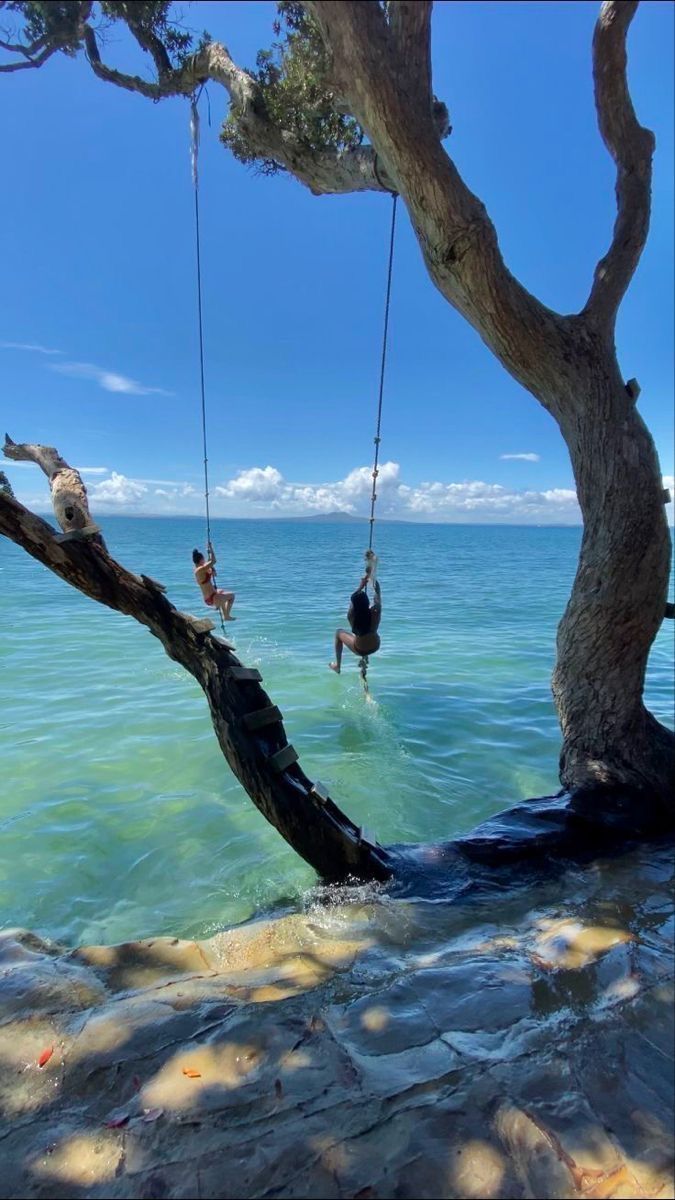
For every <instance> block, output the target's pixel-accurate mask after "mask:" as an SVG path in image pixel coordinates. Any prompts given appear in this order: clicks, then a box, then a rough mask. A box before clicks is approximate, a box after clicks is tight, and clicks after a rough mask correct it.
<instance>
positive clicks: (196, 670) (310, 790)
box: [0, 438, 392, 880]
mask: <svg viewBox="0 0 675 1200" xmlns="http://www.w3.org/2000/svg"><path fill="white" fill-rule="evenodd" d="M4 450H5V454H6V455H7V457H9V458H14V459H21V460H24V461H33V462H35V463H36V464H37V465H39V466H40V467H41V468H42V469H43V470H44V471H45V474H47V475H48V477H49V480H50V486H51V488H52V498H53V501H54V509H55V513H56V516H57V519H58V521H59V524H60V525H61V528H62V530H63V534H65V535H67V540H66V538H64V537H63V535H59V534H58V533H57V532H56V531H55V530H54V529H53V528H52V526H51V525H49V524H48V523H47V522H46V521H44V520H43V519H42V518H41V517H38V516H37V515H36V514H35V513H32V512H30V510H29V509H27V508H25V507H24V506H23V505H22V504H20V503H19V502H18V501H17V500H16V499H14V498H13V497H12V496H11V495H9V494H7V493H6V492H0V534H3V535H4V536H5V537H8V538H9V539H10V540H11V541H13V542H15V543H16V545H18V546H21V547H22V549H24V550H26V551H27V553H28V554H30V555H31V556H32V557H33V558H35V559H37V560H38V562H41V563H43V565H44V566H46V567H48V568H49V569H50V570H51V571H53V572H54V574H55V575H58V576H59V577H60V578H61V579H63V580H65V582H66V583H69V584H71V585H72V586H73V587H75V588H77V589H78V591H80V592H82V593H83V594H84V595H85V596H89V597H90V598H91V599H92V600H96V601H98V602H99V603H100V604H105V605H107V606H108V608H113V609H116V610H117V612H121V613H124V614H125V615H127V616H130V617H133V618H134V619H135V620H136V621H139V622H140V623H141V624H142V625H145V626H146V627H147V628H148V629H149V630H150V631H151V633H153V634H154V636H155V637H156V638H158V639H159V641H160V642H161V643H162V645H163V647H164V649H165V651H166V653H167V654H168V655H169V657H170V658H172V659H174V661H175V662H178V663H180V664H181V666H183V667H185V669H186V671H189V672H190V674H191V675H192V676H194V678H195V679H196V680H197V682H198V683H199V685H200V687H201V688H202V689H203V691H204V694H205V695H206V698H207V700H208V703H209V708H210V711H211V719H212V721H213V727H214V729H215V732H216V737H217V738H218V742H219V745H220V748H221V750H222V752H223V754H224V755H225V758H226V760H227V762H228V765H229V766H230V768H231V769H232V771H233V772H234V774H235V775H236V777H237V779H238V780H239V782H240V783H241V785H242V787H243V788H244V789H245V790H246V792H247V793H248V795H249V796H250V798H251V800H252V801H253V803H254V804H255V806H256V808H258V809H259V811H260V812H261V813H262V814H263V816H264V817H265V818H266V819H267V820H268V821H269V822H270V823H271V824H272V825H274V827H275V829H277V830H278V832H279V833H280V834H281V836H282V837H283V838H285V840H286V841H287V842H288V843H289V845H291V846H292V847H293V849H294V850H295V851H296V852H297V853H298V854H299V855H300V856H301V857H302V858H304V859H305V861H306V862H308V863H309V864H310V866H312V867H313V868H314V870H315V871H316V872H317V873H318V874H319V875H320V876H322V878H324V879H331V880H344V879H347V878H349V877H354V878H358V879H362V880H370V879H375V880H384V879H387V878H389V876H390V875H391V874H392V856H391V855H390V854H389V852H388V851H386V850H385V849H384V848H383V847H381V846H378V845H372V844H371V843H370V842H368V841H366V840H365V839H364V838H363V836H362V835H361V832H360V831H359V829H358V827H357V826H356V825H354V823H353V822H352V821H350V820H349V818H348V817H347V816H345V814H344V813H342V812H341V811H340V809H339V808H338V807H337V805H335V804H334V803H333V801H332V800H331V799H330V797H328V796H327V794H326V793H325V791H324V790H323V789H322V788H321V787H320V786H319V787H318V788H316V789H315V785H314V784H313V783H312V781H311V780H310V779H308V777H307V776H306V775H305V773H304V771H303V770H302V769H301V767H300V764H299V763H298V762H297V755H296V754H295V752H294V750H293V748H292V747H291V746H290V745H289V742H288V738H287V736H286V731H285V729H284V726H283V723H282V720H281V714H280V713H279V710H278V709H276V708H275V706H274V705H273V704H272V701H271V700H270V698H269V696H268V695H267V693H266V692H265V691H264V690H263V688H262V687H261V686H260V684H261V682H262V681H261V677H260V675H259V673H258V672H257V671H249V670H247V669H246V668H245V667H244V666H243V664H242V663H240V662H239V659H238V658H237V657H236V656H235V654H234V653H233V652H232V650H231V649H230V648H228V646H227V644H226V643H225V642H223V641H222V640H221V639H219V638H217V637H213V636H212V634H211V629H212V628H213V624H212V622H211V621H210V620H198V619H196V618H194V617H192V616H191V615H190V614H187V613H182V612H179V611H178V610H177V609H176V608H174V606H173V604H171V603H170V601H169V600H167V598H166V596H165V595H164V590H163V588H162V587H161V585H159V584H157V583H156V582H155V581H154V580H152V579H150V578H149V577H148V576H146V575H142V576H138V575H134V574H133V573H132V572H131V571H127V570H126V569H125V568H124V567H123V566H122V565H121V564H120V563H118V562H117V561H116V560H115V559H114V558H112V556H111V555H110V554H109V553H108V551H107V549H106V547H105V544H104V542H103V540H102V538H101V537H100V536H99V534H98V533H97V532H93V534H92V536H87V532H86V531H87V530H88V529H92V530H93V531H95V530H96V526H95V525H94V522H93V521H92V519H91V515H90V513H89V506H88V501H87V492H86V488H85V486H84V484H83V482H82V480H81V478H80V476H79V474H78V472H77V471H75V470H74V469H73V468H72V467H69V466H68V464H67V463H66V462H65V461H64V460H63V459H62V458H61V456H60V455H59V454H58V452H57V451H56V450H54V449H53V447H45V446H34V445H30V444H25V445H17V444H16V443H14V442H12V440H11V439H10V438H8V439H7V442H6V445H5V447H4ZM73 535H74V536H73Z"/></svg>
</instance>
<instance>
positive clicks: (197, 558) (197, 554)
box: [192, 550, 204, 567]
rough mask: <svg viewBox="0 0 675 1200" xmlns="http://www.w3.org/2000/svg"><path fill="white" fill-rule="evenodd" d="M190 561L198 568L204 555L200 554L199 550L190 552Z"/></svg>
mask: <svg viewBox="0 0 675 1200" xmlns="http://www.w3.org/2000/svg"><path fill="white" fill-rule="evenodd" d="M192 561H193V563H194V564H195V566H196V567H198V566H199V564H200V562H203V561H204V555H203V554H202V552H201V550H193V551H192Z"/></svg>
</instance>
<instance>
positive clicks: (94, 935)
mask: <svg viewBox="0 0 675 1200" xmlns="http://www.w3.org/2000/svg"><path fill="white" fill-rule="evenodd" d="M102 523H103V526H104V532H105V535H106V538H107V541H108V546H109V548H110V550H111V552H112V553H113V554H115V555H116V556H117V557H118V558H119V559H120V561H121V562H123V563H124V564H125V565H126V566H128V567H129V568H131V569H132V570H135V571H143V572H145V573H147V574H150V575H152V576H153V577H154V578H156V579H158V580H160V581H162V582H163V583H164V584H165V585H166V586H167V588H168V591H169V596H170V598H171V600H172V601H173V602H174V603H175V604H176V605H177V606H178V607H179V608H182V609H186V610H188V611H191V612H193V613H197V614H199V615H203V613H204V612H205V610H204V609H203V608H202V605H201V601H200V598H199V595H198V593H197V591H196V589H195V586H194V583H193V580H192V566H191V561H190V551H191V550H192V548H193V546H199V545H200V544H201V542H202V541H203V537H204V531H203V524H202V523H201V522H199V521H197V520H189V519H157V520H150V519H131V518H123V517H111V518H105V519H104V520H103V522H102ZM365 528H366V527H365V526H360V525H336V524H331V523H327V522H311V523H302V522H286V521H280V522H274V521H219V522H216V523H215V526H214V538H215V541H216V545H217V549H218V551H219V560H220V561H219V568H220V575H219V582H220V583H221V585H223V586H224V585H227V586H233V587H234V588H235V590H236V592H237V601H236V605H235V609H234V612H235V613H236V615H237V618H238V619H237V622H236V624H233V625H231V626H230V629H231V630H232V631H233V634H234V640H235V642H236V646H237V652H238V655H239V657H240V658H241V660H242V661H243V662H245V663H247V664H249V665H255V666H258V667H259V668H260V669H261V671H262V673H263V675H264V679H265V687H266V688H267V690H268V691H269V693H270V695H271V696H272V698H273V700H274V701H275V703H277V704H278V705H279V706H280V707H281V709H282V711H283V713H284V716H285V719H286V726H287V731H288V734H289V738H290V739H291V740H292V741H293V743H294V745H295V746H296V747H297V748H298V749H299V750H300V752H301V761H302V764H303V767H304V768H305V770H306V772H307V773H308V775H310V776H311V777H317V778H320V779H321V780H323V781H324V782H325V783H327V784H329V785H330V789H331V793H332V794H333V796H334V797H335V799H336V801H337V802H338V803H339V804H340V805H341V807H342V808H344V809H345V810H346V811H347V812H348V813H349V815H350V816H351V817H352V818H353V819H354V820H355V821H357V822H358V823H361V824H365V825H366V826H367V827H368V829H370V830H372V831H373V832H374V833H375V834H376V835H377V837H378V838H379V840H380V841H383V842H393V841H398V842H400V841H430V840H434V839H441V838H448V837H450V836H452V835H453V834H456V833H459V832H460V831H464V830H468V829H470V828H471V827H472V826H474V825H475V824H476V823H477V822H478V821H480V820H482V819H483V818H485V817H487V816H489V815H490V814H491V813H494V812H496V811H497V810H498V809H500V808H503V807H506V806H509V805H511V804H512V803H515V802H516V801H517V800H519V799H521V798H523V797H526V796H533V795H544V794H546V793H550V792H554V791H556V790H557V787H558V781H557V756H558V751H559V733H558V727H557V723H556V718H555V713H554V709H553V704H552V701H551V695H550V675H551V669H552V665H553V657H554V641H555V630H556V625H557V622H558V620H559V618H560V615H561V614H562V611H563V609H564V606H565V603H566V599H567V596H568V593H569V589H570V585H571V582H572V579H573V575H574V570H575V564H576V556H577V552H578V546H579V539H580V530H578V529H571V528H564V529H563V528H531V527H528V528H525V527H520V528H514V527H504V526H500V527H496V526H495V527H490V526H482V527H476V526H471V527H469V526H449V525H443V526H441V525H405V524H385V523H382V524H381V525H380V526H379V529H378V545H377V549H378V551H379V554H380V580H381V584H382V590H383V598H384V615H383V622H382V635H383V646H382V650H381V652H380V653H379V654H378V656H377V657H376V658H374V659H373V660H372V667H371V674H370V680H371V688H372V696H373V699H374V703H372V704H366V703H365V702H364V697H363V693H362V690H361V686H360V683H359V679H358V675H357V669H356V660H355V659H353V658H351V656H347V655H346V656H345V669H344V671H343V675H342V677H341V678H337V677H336V676H334V675H333V674H332V673H331V672H329V671H328V669H327V663H328V660H329V657H330V656H331V652H332V635H333V631H334V629H335V626H336V625H338V624H344V620H345V610H346V607H347V602H348V596H349V593H350V591H351V590H352V588H353V587H354V586H355V584H356V582H357V580H358V577H359V573H360V568H361V563H362V555H363V548H364V530H365ZM668 624H669V623H667V624H666V625H664V627H662V629H661V632H660V633H659V636H658V639H657V642H656V644H655V646H654V648H653V651H652V656H651V660H650V666H649V673H648V681H647V701H648V704H649V706H650V707H651V709H652V711H653V712H654V713H655V714H656V715H657V716H658V717H659V719H660V720H662V721H664V722H665V723H667V724H672V713H673V681H672V680H673V677H672V627H671V628H670V629H669V628H668ZM0 631H1V636H0V668H1V669H0V755H1V758H0V762H1V764H2V789H1V796H0V831H1V835H2V841H1V851H0V923H1V924H2V925H4V926H8V925H21V926H25V927H28V928H31V929H34V930H36V931H38V932H40V933H41V934H43V935H45V936H47V937H51V938H59V939H63V940H65V941H67V942H71V943H81V942H89V943H91V942H114V941H121V940H126V939H130V938H134V937H139V936H149V935H151V934H174V935H181V936H191V937H192V936H206V935H208V934H209V933H212V932H214V931H215V930H217V929H218V928H220V927H222V926H224V925H230V924H232V923H235V922H238V921H241V920H244V919H246V918H248V917H250V916H251V915H253V913H255V912H258V911H260V910H270V909H278V908H280V907H285V906H297V905H299V904H301V903H302V902H303V898H304V897H306V895H307V892H308V889H311V887H312V884H313V882H314V876H313V873H312V871H311V870H310V869H309V868H308V867H306V866H305V864H304V863H303V862H302V861H301V860H300V859H298V858H297V856H296V855H295V854H294V853H293V851H292V850H291V849H290V848H289V847H288V846H286V844H285V843H284V842H283V841H282V840H281V838H280V837H279V836H278V834H277V833H276V832H275V831H274V830H273V829H272V828H271V826H269V825H267V823H266V822H265V821H264V820H263V818H262V817H261V816H260V815H259V814H258V812H257V811H256V809H255V808H254V807H253V805H252V804H251V802H250V801H249V800H248V798H247V796H246V795H245V793H244V792H243V791H242V790H241V788H240V787H239V785H238V784H237V783H236V781H235V780H234V778H233V777H232V775H231V774H230V772H229V769H228V768H227V766H226V764H225V761H224V759H223V758H222V756H221V754H220V751H219V749H218V746H217V744H216V741H215V737H214V736H213V733H212V728H211V724H210V720H209V715H208V710H207V706H206V702H205V700H204V698H203V695H202V693H201V691H200V689H199V688H198V686H197V684H196V683H195V682H194V681H193V680H192V679H191V678H190V677H189V676H188V675H187V674H186V673H185V672H184V671H182V670H181V669H180V668H179V667H178V666H177V665H176V664H174V663H172V662H171V661H170V660H169V659H168V658H167V657H166V656H165V654H164V652H163V651H162V648H161V646H160V644H159V643H158V642H157V641H156V640H155V639H154V638H152V637H151V636H150V635H149V634H148V632H147V631H146V630H144V629H142V628H141V627H140V626H138V625H137V624H136V623H135V622H133V621H132V620H129V619H127V618H123V617H121V616H119V615H118V614H117V613H113V612H110V611H109V610H107V609H104V608H102V607H100V606H99V605H96V604H95V603H93V602H92V601H89V600H87V599H85V598H84V597H83V596H81V595H79V594H78V593H76V592H75V591H73V590H72V589H70V588H68V587H67V586H66V585H65V584H62V583H61V582H60V581H59V580H57V579H56V578H55V577H54V576H52V575H51V574H49V573H48V572H47V571H46V570H45V569H44V568H42V567H41V566H40V565H39V564H38V563H36V562H34V561H33V560H32V559H30V558H28V557H27V556H26V555H25V554H24V553H23V552H22V551H20V550H19V549H17V548H16V547H14V546H13V545H11V544H10V543H8V542H7V541H4V540H1V541H0Z"/></svg>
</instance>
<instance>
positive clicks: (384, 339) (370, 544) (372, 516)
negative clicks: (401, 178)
mask: <svg viewBox="0 0 675 1200" xmlns="http://www.w3.org/2000/svg"><path fill="white" fill-rule="evenodd" d="M397 202H398V195H397V193H396V192H394V193H393V194H392V204H391V233H390V236H389V266H388V269H387V293H386V298H385V302H384V330H383V333H382V362H381V364H380V389H379V395H378V400H377V429H376V432H375V439H374V440H375V460H374V462H373V490H372V493H371V497H370V536H369V538H368V550H369V551H372V549H373V537H374V534H375V501H376V500H377V477H378V475H379V473H380V472H379V465H378V464H379V461H380V442H381V440H382V439H381V437H380V432H381V429H382V401H383V399H384V374H385V369H386V366H387V341H388V337H389V307H390V303H391V277H392V272H393V269H394V238H395V235H396V204H397ZM367 557H368V556H367Z"/></svg>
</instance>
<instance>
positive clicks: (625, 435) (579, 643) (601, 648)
mask: <svg viewBox="0 0 675 1200" xmlns="http://www.w3.org/2000/svg"><path fill="white" fill-rule="evenodd" d="M589 350H590V353H588V351H589ZM584 351H586V353H585V352H584ZM579 357H580V359H581V362H580V370H579V381H578V388H577V389H576V390H575V393H574V395H572V396H570V394H569V391H568V390H565V393H564V396H563V397H562V399H563V400H564V402H563V403H560V400H561V398H560V397H559V398H556V399H554V400H553V401H552V402H551V403H550V404H549V407H550V408H551V409H552V411H554V412H555V414H556V415H557V416H558V419H559V422H560V425H561V429H562V433H563V436H564V438H565V441H566V442H567V445H568V447H569V451H570V457H571V460H572V465H573V468H574V475H575V479H576V484H577V493H578V497H579V504H580V506H581V510H582V513H583V518H584V532H583V540H582V546H581V553H580V558H579V565H578V569H577V574H576V578H575V581H574V587H573V590H572V595H571V597H570V601H569V604H568V606H567V610H566V612H565V615H564V617H563V619H562V621H561V623H560V627H559V630H558V642H557V651H558V653H557V663H556V668H555V673H554V677H553V693H554V697H555V701H556V706H557V709H558V714H559V717H560V722H561V727H562V733H563V739H564V741H563V748H562V754H561V760H560V769H561V782H562V783H563V785H564V786H565V787H568V788H571V789H576V788H584V789H586V788H589V787H590V788H597V787H600V788H603V787H606V786H608V785H610V786H614V787H616V786H619V787H625V788H628V789H630V790H636V789H637V790H645V789H646V790H649V791H650V792H651V793H652V794H656V795H657V796H660V797H662V798H663V799H664V800H668V799H670V798H671V797H672V784H673V751H674V749H675V739H674V736H673V734H672V732H671V731H670V730H667V729H665V728H664V727H663V726H662V725H660V724H659V722H658V721H656V720H655V718H654V717H653V716H652V714H651V713H649V712H648V711H647V709H646V708H645V707H644V704H643V699H642V697H643V689H644V681H645V672H646V668H647V659H648V656H649V651H650V648H651V645H652V642H653V640H654V637H655V635H656V632H657V630H658V628H659V625H660V624H661V622H662V620H663V617H664V596H665V594H666V589H667V585H668V576H669V568H670V553H671V550H670V535H669V531H668V524H667V521H666V515H665V508H664V503H665V501H666V500H667V498H668V497H667V493H664V490H663V481H662V477H661V471H660V468H659V462H658V458H657V455H656V450H655V447H654V443H653V441H652V438H651V435H650V434H649V431H648V430H647V428H646V426H645V424H644V422H643V421H642V418H641V417H640V416H639V414H638V413H637V411H636V409H635V401H636V400H637V393H638V392H639V388H638V387H637V384H636V383H635V381H632V383H631V384H630V385H627V386H626V385H624V383H623V381H622V379H621V376H620V374H619V370H618V367H617V364H616V360H615V357H614V352H613V349H608V350H607V351H603V349H602V347H601V345H599V344H598V340H597V339H595V338H593V337H592V336H591V335H589V332H588V330H586V336H585V337H584V338H583V340H582V341H581V344H580V348H579ZM556 410H557V412H556Z"/></svg>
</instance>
